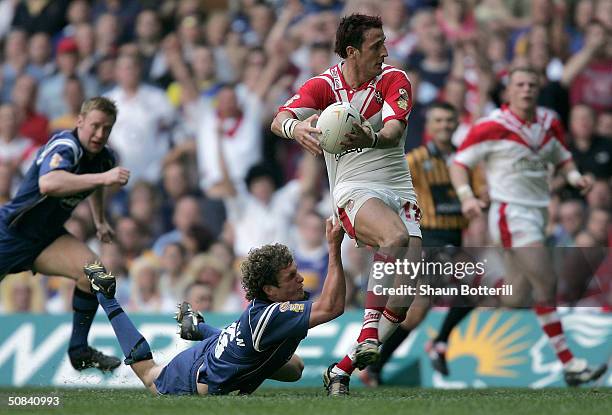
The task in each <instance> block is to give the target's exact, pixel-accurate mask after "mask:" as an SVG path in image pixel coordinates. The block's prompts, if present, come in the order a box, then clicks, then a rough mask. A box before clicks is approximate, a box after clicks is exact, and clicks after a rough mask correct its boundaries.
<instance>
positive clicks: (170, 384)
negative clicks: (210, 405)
mask: <svg viewBox="0 0 612 415" xmlns="http://www.w3.org/2000/svg"><path fill="white" fill-rule="evenodd" d="M216 341H217V337H216V336H214V337H211V338H208V339H206V340H203V341H201V342H199V343H198V344H196V345H195V346H193V347H191V348H189V349H187V350H183V351H182V352H180V353H179V354H177V355H176V356H174V358H173V359H172V360H171V361H170V363H168V364H167V365H166V367H164V368H163V369H162V371H161V372H160V374H159V376H158V377H157V379H155V387H156V388H157V392H158V393H159V394H160V395H196V394H197V393H198V390H197V381H198V376H199V373H200V371H201V370H202V369H205V368H204V365H205V363H206V351H207V350H208V348H209V347H210V346H211V345H213V346H214V344H215V343H216ZM204 383H205V382H204Z"/></svg>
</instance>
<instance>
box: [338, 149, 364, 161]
mask: <svg viewBox="0 0 612 415" xmlns="http://www.w3.org/2000/svg"><path fill="white" fill-rule="evenodd" d="M355 151H356V152H358V153H361V152H362V151H363V149H362V148H352V149H350V150H346V151H343V152H342V153H340V154H336V155H335V156H334V159H336V161H338V160H340V157H342V156H346V155H347V154H349V153H354V152H355Z"/></svg>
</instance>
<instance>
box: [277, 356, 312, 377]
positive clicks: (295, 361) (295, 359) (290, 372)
mask: <svg viewBox="0 0 612 415" xmlns="http://www.w3.org/2000/svg"><path fill="white" fill-rule="evenodd" d="M303 371H304V361H303V360H302V358H301V357H300V356H298V355H296V354H294V355H293V356H291V359H289V361H288V362H287V363H285V364H284V365H283V367H281V368H280V369H278V370H277V371H276V372H274V373H273V374H272V376H270V379H274V380H278V381H281V382H297V381H298V380H300V379H301V378H302V372H303Z"/></svg>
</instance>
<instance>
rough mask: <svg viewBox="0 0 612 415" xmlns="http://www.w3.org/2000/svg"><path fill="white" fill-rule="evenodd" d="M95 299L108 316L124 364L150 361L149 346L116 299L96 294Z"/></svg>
mask: <svg viewBox="0 0 612 415" xmlns="http://www.w3.org/2000/svg"><path fill="white" fill-rule="evenodd" d="M97 297H98V301H99V302H100V305H101V306H102V308H104V311H105V312H106V315H107V316H108V321H110V323H111V326H113V330H114V331H115V336H117V340H118V341H119V345H121V350H122V351H123V355H124V356H125V358H126V360H125V364H126V365H129V364H132V363H134V362H137V361H140V360H148V359H152V358H153V357H152V356H151V348H150V347H149V344H148V343H147V341H146V340H145V338H144V337H143V336H142V334H140V332H139V331H138V330H137V329H136V327H135V326H134V324H133V323H132V321H131V320H130V318H129V317H128V316H127V314H125V312H124V311H123V309H122V308H121V306H120V305H119V303H118V302H117V299H116V298H106V297H105V296H104V295H102V294H100V293H97Z"/></svg>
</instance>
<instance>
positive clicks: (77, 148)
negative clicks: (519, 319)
mask: <svg viewBox="0 0 612 415" xmlns="http://www.w3.org/2000/svg"><path fill="white" fill-rule="evenodd" d="M114 165H115V157H114V156H113V154H112V152H111V151H110V150H109V149H108V148H104V149H103V150H102V151H101V152H100V153H98V154H96V155H95V156H93V157H89V156H88V155H87V154H86V153H85V150H84V148H83V146H82V145H81V143H80V142H79V139H78V138H77V137H76V130H73V131H68V130H65V131H61V132H59V133H57V134H55V135H53V136H52V137H51V139H50V140H49V142H48V143H47V144H46V145H45V146H44V147H42V148H41V149H39V150H38V152H37V154H36V160H35V161H34V163H32V166H31V167H30V168H29V169H28V171H27V173H26V175H25V178H24V180H23V182H22V183H21V186H19V190H18V191H17V194H16V195H15V197H14V198H13V199H12V200H11V201H10V202H8V203H7V204H6V205H4V206H2V207H1V208H0V221H2V222H3V224H4V226H5V227H7V228H8V229H10V230H11V231H14V232H15V233H16V234H18V235H19V236H23V237H27V238H34V239H37V240H42V239H45V238H52V237H53V236H54V235H57V234H58V232H60V231H61V229H62V228H63V226H64V222H66V220H68V218H69V217H70V214H71V213H72V211H73V210H74V208H75V207H76V206H77V205H78V204H79V203H80V202H81V201H83V200H84V199H85V198H86V197H87V196H89V195H90V194H91V193H92V192H93V190H90V191H85V192H81V193H78V194H75V195H70V196H64V197H52V196H47V195H42V194H41V193H40V189H39V187H38V179H39V178H40V177H41V176H43V175H45V174H47V173H49V172H50V171H55V170H65V171H68V172H70V173H74V174H86V173H102V172H105V171H107V170H110V169H111V168H113V167H114Z"/></svg>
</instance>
